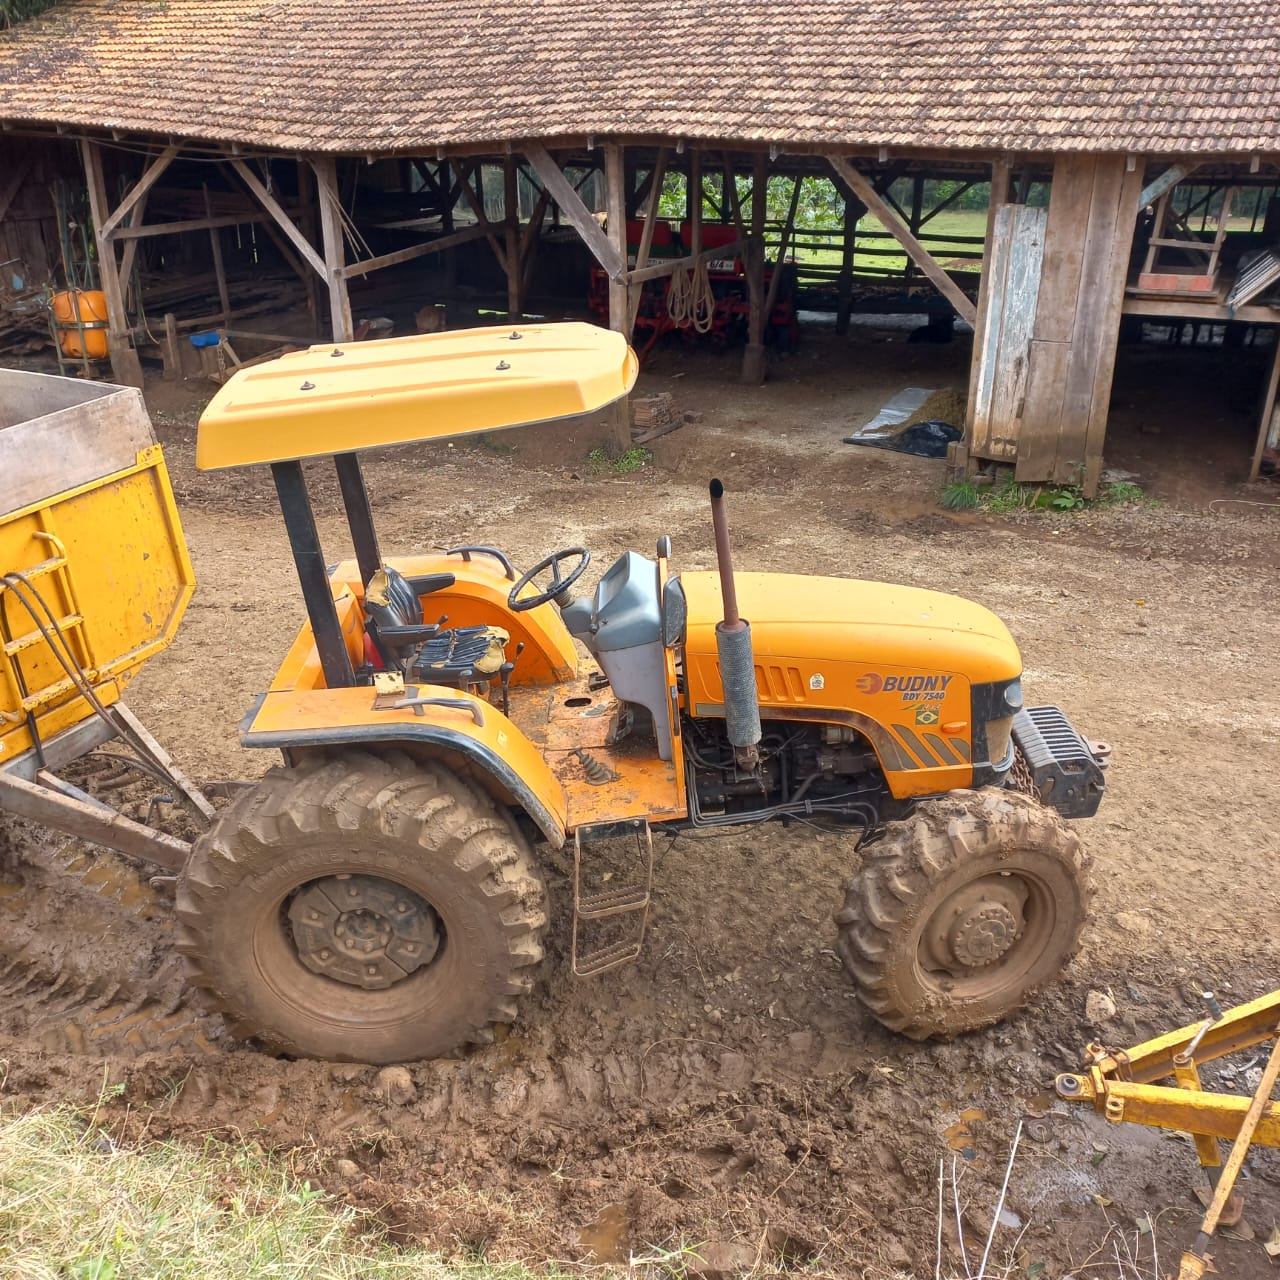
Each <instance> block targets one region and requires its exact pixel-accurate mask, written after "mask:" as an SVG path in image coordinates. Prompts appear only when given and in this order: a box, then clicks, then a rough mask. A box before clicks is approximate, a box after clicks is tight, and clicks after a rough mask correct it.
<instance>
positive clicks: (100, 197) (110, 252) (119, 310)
mask: <svg viewBox="0 0 1280 1280" xmlns="http://www.w3.org/2000/svg"><path fill="white" fill-rule="evenodd" d="M80 156H81V159H82V160H83V162H84V175H85V181H86V183H87V185H88V189H89V213H90V215H91V216H92V218H93V233H94V239H95V241H96V243H97V248H98V278H99V282H100V283H101V285H102V292H103V294H104V295H105V296H106V300H107V352H108V354H109V355H110V357H111V376H112V377H113V378H114V379H115V380H116V381H117V382H119V383H123V384H124V385H125V386H128V387H141V386H142V363H141V361H139V359H138V353H137V352H136V351H135V350H134V349H133V347H132V345H131V344H130V342H129V315H128V312H127V311H126V309H125V305H124V289H123V288H122V287H121V284H120V270H119V264H118V263H117V261H116V248H115V244H114V242H113V241H112V239H111V237H110V234H109V233H104V232H103V231H102V228H103V227H104V226H106V224H107V219H108V217H109V215H110V207H109V206H108V204H107V183H106V178H105V176H104V175H103V172H102V152H101V151H100V150H99V149H98V144H97V143H96V142H91V141H90V140H89V139H88V138H83V139H81V142H80Z"/></svg>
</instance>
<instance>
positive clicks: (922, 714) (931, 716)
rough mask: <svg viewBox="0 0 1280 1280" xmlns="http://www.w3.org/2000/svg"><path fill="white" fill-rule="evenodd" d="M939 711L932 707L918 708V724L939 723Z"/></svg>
mask: <svg viewBox="0 0 1280 1280" xmlns="http://www.w3.org/2000/svg"><path fill="white" fill-rule="evenodd" d="M937 723H938V713H937V712H936V711H935V710H934V709H933V708H932V707H917V708H916V724H937Z"/></svg>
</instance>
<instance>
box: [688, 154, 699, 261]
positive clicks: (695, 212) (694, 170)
mask: <svg viewBox="0 0 1280 1280" xmlns="http://www.w3.org/2000/svg"><path fill="white" fill-rule="evenodd" d="M688 249H689V253H690V256H692V257H694V258H696V257H697V256H698V254H700V253H701V252H702V152H701V151H694V152H691V153H690V155H689V244H688Z"/></svg>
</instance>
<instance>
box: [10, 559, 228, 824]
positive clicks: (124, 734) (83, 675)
mask: <svg viewBox="0 0 1280 1280" xmlns="http://www.w3.org/2000/svg"><path fill="white" fill-rule="evenodd" d="M4 591H7V592H8V593H9V594H12V596H13V597H14V599H16V600H17V601H18V603H19V604H21V605H22V607H23V608H24V609H26V611H27V613H28V614H29V615H30V617H31V621H32V622H34V623H35V625H36V629H37V630H38V631H39V632H40V636H41V638H42V639H43V640H44V642H45V644H46V645H47V646H48V648H49V652H50V653H52V654H53V656H54V658H56V659H57V661H58V665H59V666H61V668H62V669H63V671H65V672H66V674H67V678H68V679H69V680H70V681H71V684H72V685H73V686H74V687H75V689H76V692H77V693H79V694H80V696H81V697H82V698H83V699H84V700H85V702H86V703H88V705H89V708H90V709H91V710H92V711H93V713H94V714H95V715H96V716H97V717H98V718H99V719H100V720H102V721H103V722H104V723H105V724H106V725H107V726H108V727H110V728H111V730H112V732H113V734H114V736H116V737H118V738H120V739H121V740H122V741H123V742H124V743H125V744H126V746H128V747H131V748H132V749H133V750H134V751H135V752H136V753H137V755H138V756H139V757H140V759H139V760H137V761H132V760H131V761H129V763H131V764H133V765H134V767H135V768H138V769H141V770H142V771H143V772H145V773H151V774H152V775H153V776H156V775H157V769H156V768H155V767H153V766H152V765H151V763H150V760H151V752H150V749H149V748H148V746H147V744H146V743H145V742H144V741H143V740H142V739H141V738H140V737H139V736H138V735H137V734H136V733H134V731H133V729H132V727H131V726H130V725H129V724H127V723H126V722H125V721H122V720H114V719H112V717H111V713H110V712H109V711H108V710H107V708H106V707H105V706H104V705H103V702H102V700H101V699H100V698H99V697H98V695H97V692H96V691H95V689H94V688H93V686H92V684H91V683H90V681H89V676H88V673H87V672H86V671H85V669H84V668H83V667H82V666H81V665H80V663H79V661H78V659H77V658H76V656H75V654H74V653H73V652H72V649H71V645H70V644H69V643H68V641H67V637H66V635H65V633H64V632H63V630H62V627H61V626H60V625H59V624H58V620H57V618H56V617H55V616H54V613H53V610H52V609H50V607H49V603H48V601H47V600H45V598H44V596H42V595H41V594H40V592H39V590H38V588H36V586H35V585H34V584H33V583H32V582H31V580H30V579H29V578H28V577H27V575H26V574H25V573H23V572H21V571H20V570H17V569H13V570H10V571H9V572H8V573H4V574H0V605H2V604H3V592H4ZM37 606H38V607H39V611H37ZM40 613H43V614H44V620H42V619H41V617H40ZM0 616H2V615H0ZM46 622H47V623H48V625H47V626H46V625H45V624H46ZM3 630H4V634H5V635H6V636H7V635H8V634H9V627H8V622H7V619H6V620H5V626H4V629H3ZM55 638H56V641H57V642H56V643H55ZM14 669H15V671H17V670H18V667H17V664H16V663H15V664H14ZM20 689H22V690H25V682H23V683H22V684H20ZM29 724H30V725H31V729H32V739H33V744H34V746H35V748H36V751H37V755H38V758H40V759H41V761H42V763H43V754H44V752H43V744H42V743H41V741H40V739H39V735H38V733H37V732H36V728H35V720H34V715H31V716H30V718H29ZM117 758H118V759H122V758H123V757H117ZM159 776H161V777H163V778H164V780H165V781H167V782H170V783H174V779H173V778H171V777H169V776H168V775H167V774H161V775H159ZM175 785H176V784H175ZM181 790H182V789H181V788H179V791H181ZM188 807H191V806H188ZM199 816H200V817H203V815H199Z"/></svg>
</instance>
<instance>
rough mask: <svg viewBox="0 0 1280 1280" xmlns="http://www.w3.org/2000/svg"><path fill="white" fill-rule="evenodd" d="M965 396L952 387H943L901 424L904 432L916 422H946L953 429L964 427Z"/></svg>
mask: <svg viewBox="0 0 1280 1280" xmlns="http://www.w3.org/2000/svg"><path fill="white" fill-rule="evenodd" d="M965 403H966V396H965V394H964V392H962V391H957V390H956V389H955V388H954V387H944V388H943V389H942V390H941V391H935V392H934V393H933V394H932V395H931V396H930V397H929V398H928V399H927V400H926V401H925V402H924V404H922V405H921V406H920V407H919V408H918V409H917V410H916V411H915V413H913V414H912V415H911V417H909V418H908V419H907V420H906V422H904V423H903V424H902V429H903V430H904V431H905V430H906V429H907V428H908V427H913V426H915V424H916V423H917V422H947V423H950V424H951V426H953V427H960V428H963V427H964V411H965Z"/></svg>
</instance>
